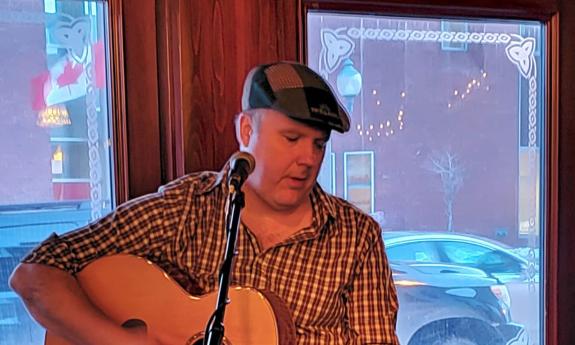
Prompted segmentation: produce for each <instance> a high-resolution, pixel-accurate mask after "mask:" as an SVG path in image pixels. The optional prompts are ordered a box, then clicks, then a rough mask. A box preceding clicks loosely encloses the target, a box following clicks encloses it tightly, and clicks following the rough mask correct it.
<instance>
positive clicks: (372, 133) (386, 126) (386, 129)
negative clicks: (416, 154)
mask: <svg viewBox="0 0 575 345" xmlns="http://www.w3.org/2000/svg"><path fill="white" fill-rule="evenodd" d="M456 93H457V91H456ZM371 94H372V95H374V96H376V95H377V94H378V90H376V89H372V90H371ZM399 96H400V98H402V100H401V103H402V104H401V105H400V109H399V110H398V111H397V116H396V118H397V123H396V122H395V119H393V117H392V119H393V121H392V120H385V121H384V122H379V131H377V128H378V127H377V125H378V124H377V123H368V124H357V125H356V129H357V133H358V134H359V136H364V135H365V136H366V137H367V139H368V140H369V141H370V142H372V141H373V140H374V139H376V136H377V137H381V136H383V134H385V136H386V137H389V136H391V135H394V133H396V132H397V130H398V129H399V130H403V128H404V122H403V117H404V116H405V112H404V110H403V102H405V98H406V97H407V93H406V91H405V90H403V91H401V92H400V93H399ZM382 103H383V101H382V100H381V99H375V104H376V105H378V106H381V105H382Z"/></svg>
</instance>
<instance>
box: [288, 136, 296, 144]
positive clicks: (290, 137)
mask: <svg viewBox="0 0 575 345" xmlns="http://www.w3.org/2000/svg"><path fill="white" fill-rule="evenodd" d="M285 138H286V140H287V141H289V142H292V143H293V142H296V141H297V139H298V137H295V136H287V135H286V136H285Z"/></svg>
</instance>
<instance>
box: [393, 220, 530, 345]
mask: <svg viewBox="0 0 575 345" xmlns="http://www.w3.org/2000/svg"><path fill="white" fill-rule="evenodd" d="M383 238H384V242H385V247H386V253H387V256H388V258H389V260H390V261H395V262H404V263H442V264H456V265H462V266H465V267H469V268H474V269H478V270H481V271H483V272H485V273H486V274H487V275H489V276H490V277H493V278H494V279H497V281H499V282H500V283H501V284H505V286H506V287H507V289H508V291H509V295H510V299H511V315H512V316H513V320H515V321H517V322H519V323H521V324H524V325H525V326H526V328H527V330H528V332H529V335H530V338H531V339H532V341H533V342H534V344H536V345H537V344H539V339H540V332H539V315H540V314H539V303H538V302H537V301H540V294H539V291H540V287H539V269H538V267H537V265H535V263H533V262H530V261H529V260H527V259H525V258H524V257H522V256H520V255H518V254H516V253H515V252H514V251H513V249H512V248H510V247H509V246H507V245H505V244H503V243H500V242H497V241H494V240H491V239H487V238H483V237H480V236H475V235H469V234H457V233H451V232H449V233H448V232H424V231H386V232H383Z"/></svg>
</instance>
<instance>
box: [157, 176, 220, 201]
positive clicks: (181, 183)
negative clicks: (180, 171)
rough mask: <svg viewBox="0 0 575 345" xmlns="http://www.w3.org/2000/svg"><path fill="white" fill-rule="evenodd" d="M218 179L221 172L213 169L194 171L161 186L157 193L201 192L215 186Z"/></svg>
mask: <svg viewBox="0 0 575 345" xmlns="http://www.w3.org/2000/svg"><path fill="white" fill-rule="evenodd" d="M220 180H221V174H220V173H218V172H215V171H200V172H195V173H191V174H187V175H184V176H182V177H179V178H177V179H175V180H173V181H171V182H169V183H167V184H165V185H163V186H161V187H160V188H159V190H158V193H160V194H162V195H163V196H166V197H169V196H175V195H180V194H188V193H192V194H202V193H205V192H208V191H210V190H212V189H213V188H214V187H216V186H217V185H218V184H219V181H220Z"/></svg>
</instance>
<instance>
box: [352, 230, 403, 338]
mask: <svg viewBox="0 0 575 345" xmlns="http://www.w3.org/2000/svg"><path fill="white" fill-rule="evenodd" d="M369 223H370V222H368V226H367V227H368V228H369V229H368V231H367V233H368V234H370V237H369V238H367V239H366V241H363V242H364V243H363V244H362V246H364V247H365V248H364V250H361V251H360V252H361V253H364V254H365V255H363V257H362V262H360V263H359V264H358V266H357V268H356V271H355V277H354V280H353V282H352V287H351V291H350V294H349V300H348V317H349V324H350V327H351V329H352V334H354V335H355V336H356V341H355V342H354V344H381V345H399V341H398V339H397V335H396V332H395V326H396V322H397V310H398V302H397V294H396V291H395V285H394V283H393V277H392V274H391V268H390V267H389V264H388V261H387V257H386V255H385V250H384V246H383V239H382V238H381V235H380V233H381V231H380V230H379V227H378V226H377V225H374V224H369ZM362 249H363V248H362Z"/></svg>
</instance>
